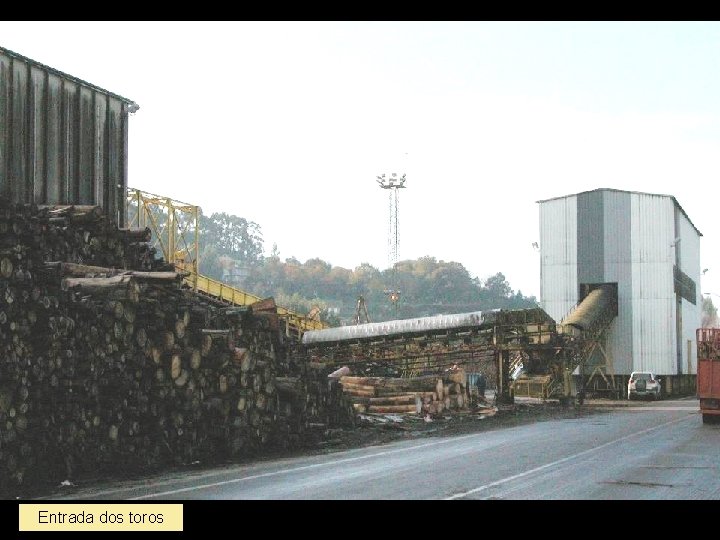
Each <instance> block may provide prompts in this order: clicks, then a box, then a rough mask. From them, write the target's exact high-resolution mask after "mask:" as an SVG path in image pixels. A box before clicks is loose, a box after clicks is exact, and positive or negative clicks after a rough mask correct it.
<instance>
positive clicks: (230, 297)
mask: <svg viewBox="0 0 720 540" xmlns="http://www.w3.org/2000/svg"><path fill="white" fill-rule="evenodd" d="M126 211H127V219H126V223H127V224H128V225H127V226H128V227H139V228H144V227H149V228H150V230H151V231H152V233H153V243H154V244H155V247H156V248H157V247H159V248H160V250H161V251H162V254H163V257H164V259H165V260H166V261H167V262H168V263H170V264H172V265H174V266H175V268H177V269H178V270H180V271H183V272H186V273H187V276H186V277H185V283H187V285H188V286H190V287H191V288H192V289H193V290H194V291H195V292H198V293H202V294H206V295H208V296H211V297H213V298H215V299H217V300H220V301H222V302H226V303H228V304H232V305H237V306H247V305H250V304H254V303H255V302H258V301H260V300H262V298H260V297H259V296H256V295H254V294H251V293H248V292H246V291H243V290H241V289H238V288H237V287H233V286H232V285H228V284H227V283H223V282H221V281H218V280H216V279H213V278H210V277H208V276H204V275H202V274H201V273H200V271H199V262H200V261H199V259H200V252H199V234H200V226H199V220H200V207H199V206H196V205H192V204H188V203H184V202H181V201H177V200H175V199H172V198H171V197H164V196H161V195H155V194H153V193H149V192H147V191H143V190H141V189H136V188H128V190H127V205H126ZM277 312H278V315H279V316H280V318H281V319H282V320H284V321H285V322H286V330H287V332H288V333H294V334H296V335H298V336H299V337H302V334H303V333H304V332H305V331H307V330H320V329H323V328H327V325H326V324H324V323H323V322H321V321H320V320H318V319H317V318H316V317H313V316H305V315H301V314H299V313H295V312H294V311H291V310H289V309H286V308H283V307H280V306H278V307H277Z"/></svg>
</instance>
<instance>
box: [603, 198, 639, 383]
mask: <svg viewBox="0 0 720 540" xmlns="http://www.w3.org/2000/svg"><path fill="white" fill-rule="evenodd" d="M602 194H603V199H604V205H603V221H604V229H605V235H604V239H603V242H604V244H605V249H604V253H605V275H604V278H605V282H606V283H617V284H618V316H617V317H616V318H615V320H613V322H612V323H611V324H610V328H609V329H608V334H607V340H606V351H607V353H608V355H609V356H610V357H611V358H612V362H613V368H614V371H615V373H616V374H629V373H630V372H631V371H632V365H633V360H632V359H633V339H632V323H631V321H632V319H633V309H632V308H633V303H632V291H633V288H632V251H631V246H630V237H631V227H630V193H623V192H618V191H603V192H602Z"/></svg>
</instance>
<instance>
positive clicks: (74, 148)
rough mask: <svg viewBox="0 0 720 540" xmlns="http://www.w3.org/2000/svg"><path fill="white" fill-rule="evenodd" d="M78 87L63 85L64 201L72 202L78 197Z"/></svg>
mask: <svg viewBox="0 0 720 540" xmlns="http://www.w3.org/2000/svg"><path fill="white" fill-rule="evenodd" d="M77 93H78V89H77V87H76V86H75V84H73V83H71V82H67V81H65V83H64V85H63V100H64V106H63V114H64V115H65V119H64V122H65V126H64V127H65V140H64V152H63V156H64V161H65V186H64V188H63V191H64V199H65V200H64V202H65V203H68V204H70V203H73V202H75V201H78V198H79V195H78V193H79V183H78V172H77V171H78V163H77V158H78V154H79V151H78V140H77V135H78V129H77V125H78V106H77V105H78V100H77Z"/></svg>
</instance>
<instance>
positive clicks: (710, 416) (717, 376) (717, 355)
mask: <svg viewBox="0 0 720 540" xmlns="http://www.w3.org/2000/svg"><path fill="white" fill-rule="evenodd" d="M697 359H698V364H697V397H698V398H699V399H700V412H701V413H702V418H703V423H704V424H710V423H715V422H718V421H720V328H699V329H698V330H697Z"/></svg>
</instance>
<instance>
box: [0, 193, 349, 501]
mask: <svg viewBox="0 0 720 540" xmlns="http://www.w3.org/2000/svg"><path fill="white" fill-rule="evenodd" d="M149 239H150V238H149V231H148V230H147V229H118V228H117V227H115V226H114V225H112V224H111V223H109V222H108V221H107V220H106V219H105V218H103V217H102V215H101V214H100V212H99V210H98V209H97V208H95V207H77V206H75V207H36V206H19V205H10V204H7V203H2V202H0V493H8V492H11V491H12V492H16V490H17V488H18V486H38V485H47V483H48V482H50V483H55V484H56V483H57V482H59V481H61V480H63V479H66V478H81V477H88V476H95V475H98V474H103V473H115V472H120V471H122V472H128V471H142V470H148V469H152V470H157V469H159V468H161V467H163V466H167V465H170V464H188V463H193V462H196V461H203V462H205V463H207V462H212V461H217V460H220V459H226V458H231V457H236V456H246V455H250V454H253V453H257V452H259V451H261V450H262V449H264V448H268V447H270V446H273V445H277V446H281V447H282V446H289V445H292V444H298V443H301V442H302V441H303V433H304V431H305V430H306V429H307V428H308V426H310V425H312V424H313V423H320V422H325V423H327V424H328V425H335V423H338V422H339V421H340V419H341V418H344V415H345V413H346V409H342V403H346V402H344V401H343V399H344V398H343V397H342V395H341V393H340V396H339V398H338V395H337V394H338V391H337V390H336V391H335V394H333V392H332V390H331V389H330V388H328V386H327V380H325V381H324V382H325V385H324V386H323V385H322V384H319V382H318V381H319V380H320V379H321V376H322V371H321V370H320V371H318V372H316V371H313V370H312V369H311V368H309V367H308V366H307V365H306V364H304V363H300V364H297V365H293V364H292V363H291V362H288V361H287V358H286V355H285V348H284V347H285V344H284V343H283V339H284V338H283V334H282V333H281V332H280V329H279V325H278V324H277V321H274V320H273V314H272V313H270V314H268V313H265V312H260V313H253V310H252V308H242V307H228V306H225V305H222V304H219V303H217V302H215V301H213V300H212V299H209V298H206V297H202V296H200V295H197V294H195V293H193V292H192V291H190V290H188V289H187V288H184V287H183V285H182V277H183V276H182V274H179V273H177V272H174V271H173V269H172V268H171V267H168V265H166V264H165V263H164V261H163V260H162V259H159V258H157V256H156V253H155V252H154V249H153V248H152V247H151V246H150V245H149V243H148V240H149ZM261 311H262V310H261ZM275 317H276V315H275ZM283 377H284V378H285V379H286V380H283ZM293 378H294V379H296V380H297V382H296V383H294V385H295V387H296V390H297V396H296V397H295V398H294V399H293V403H295V404H296V406H294V408H293V407H291V408H290V409H291V410H290V411H288V409H287V407H286V408H285V409H283V404H287V399H286V397H287V395H288V394H287V391H286V389H287V388H288V387H291V386H293V384H288V380H290V379H293ZM300 404H302V406H300ZM333 407H337V408H338V411H340V412H336V411H333ZM288 412H290V414H288ZM290 433H292V434H294V435H295V437H289V438H287V437H285V436H286V435H288V434H290Z"/></svg>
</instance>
